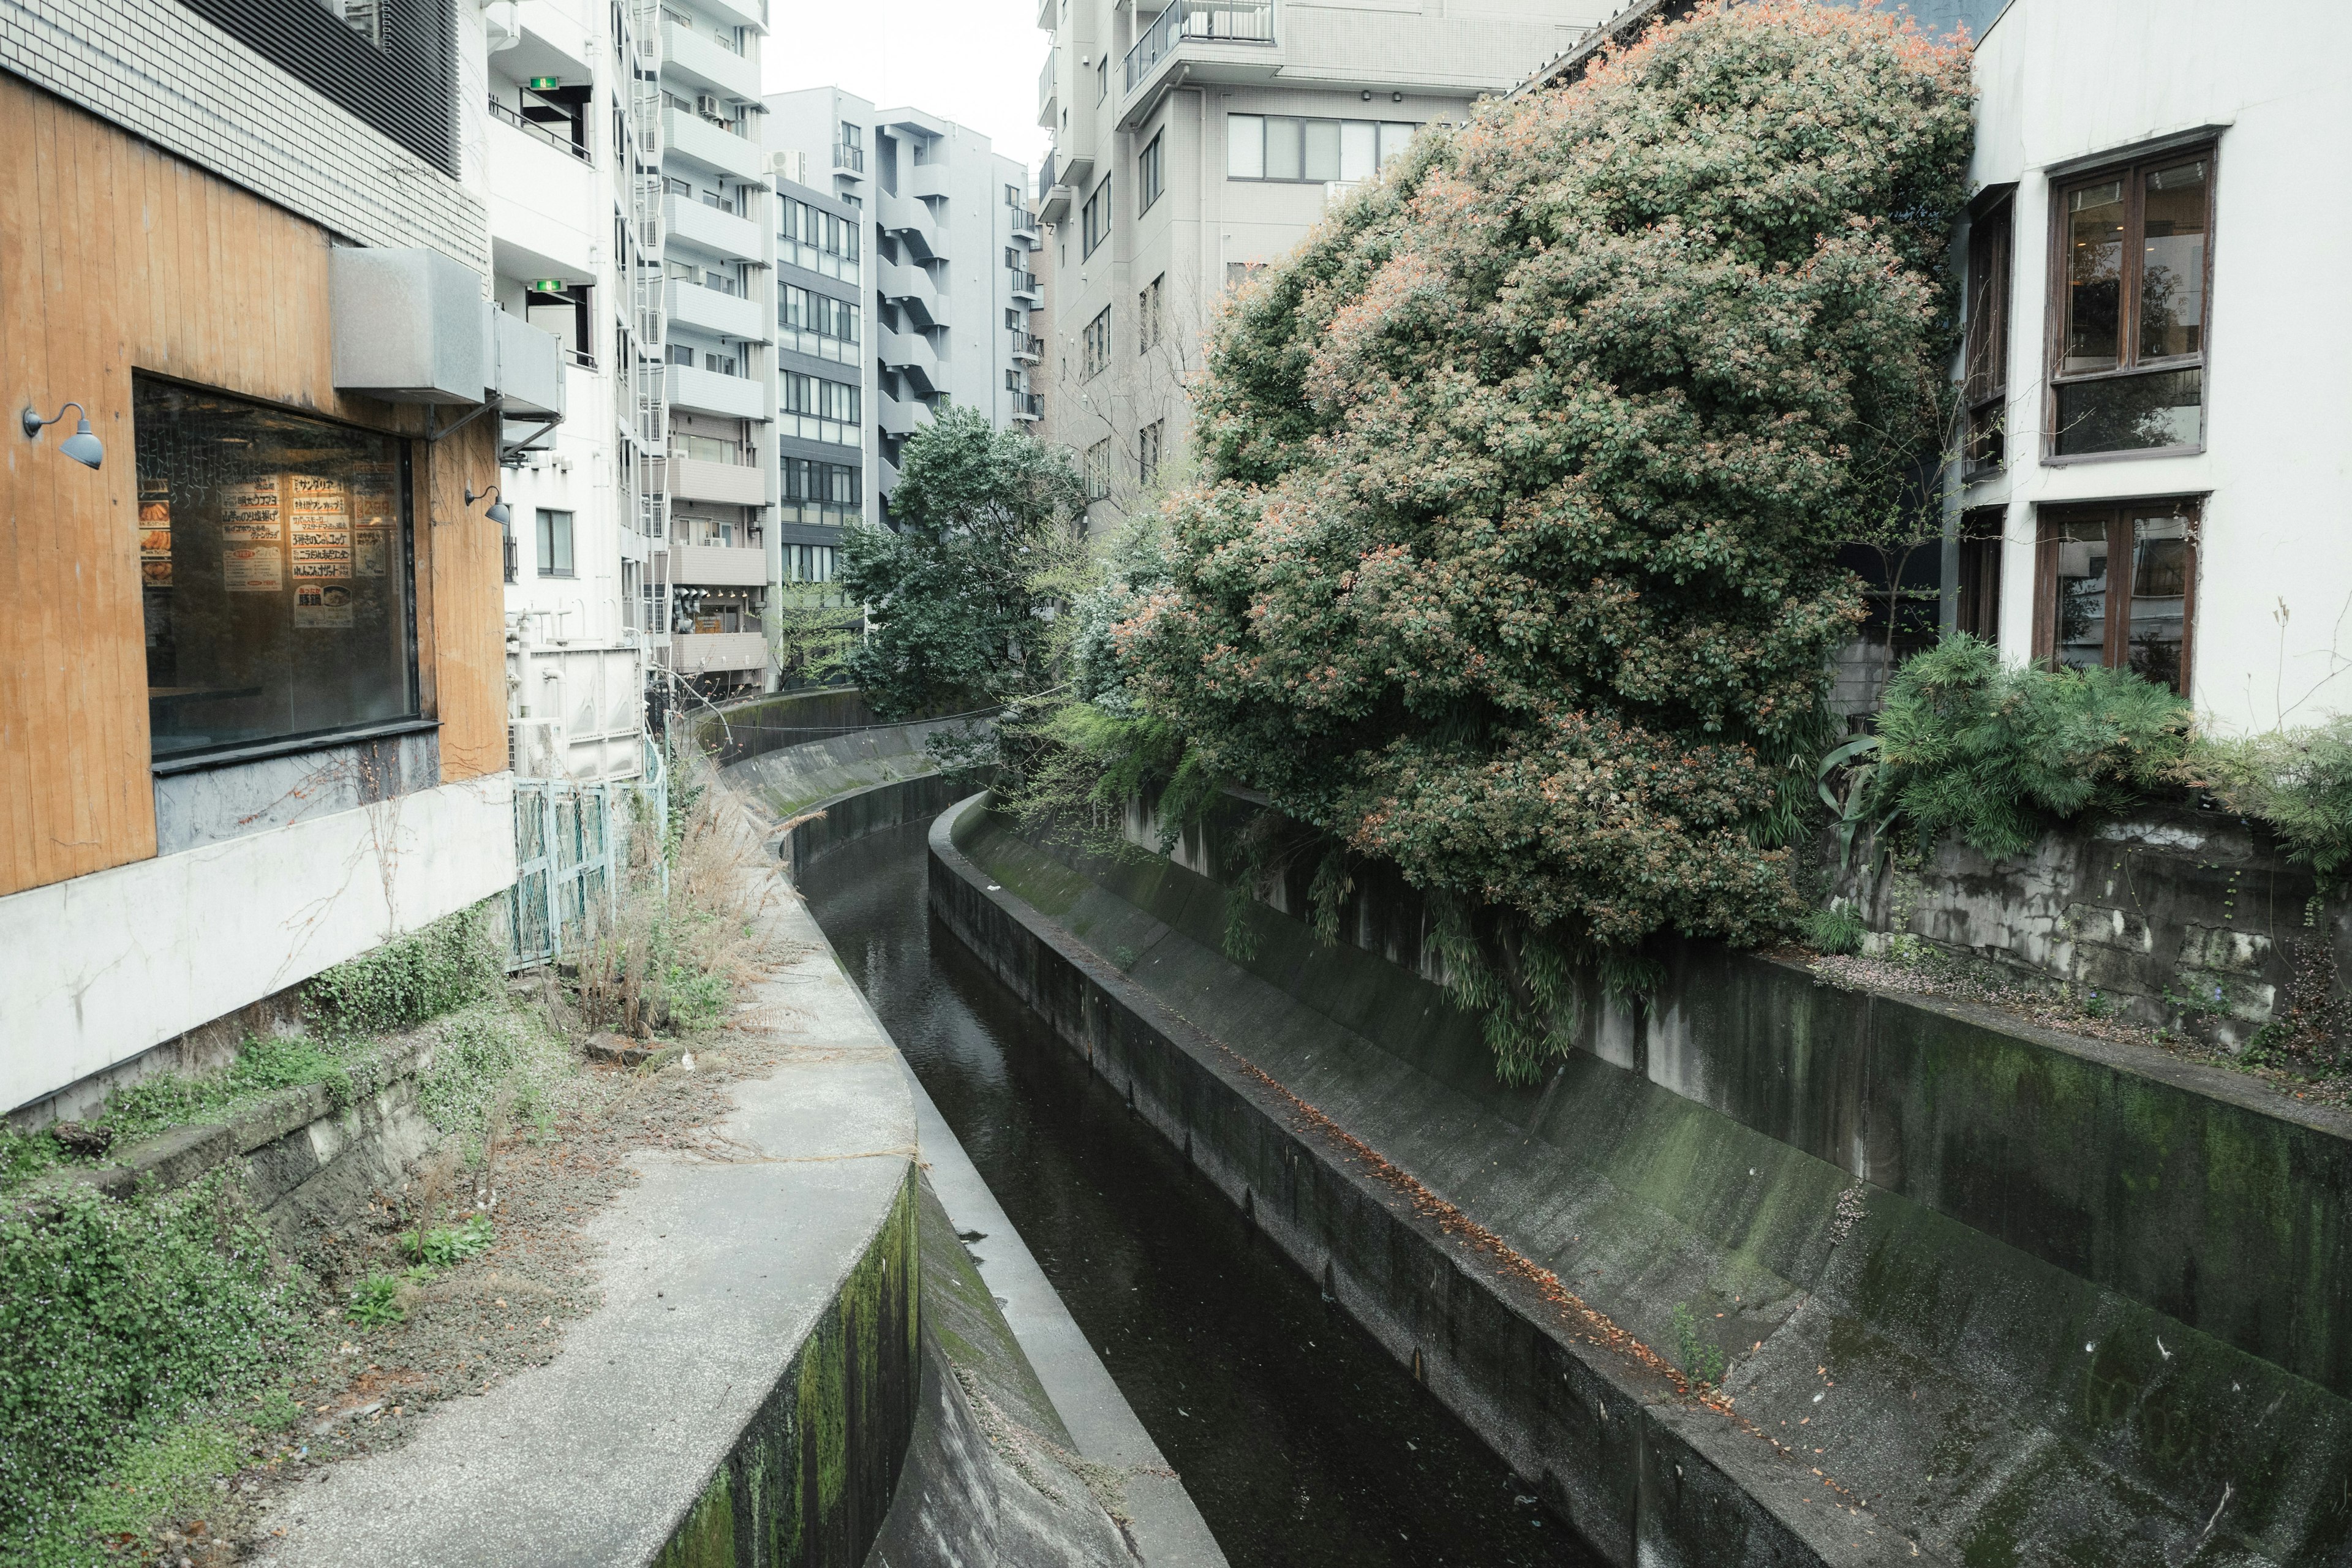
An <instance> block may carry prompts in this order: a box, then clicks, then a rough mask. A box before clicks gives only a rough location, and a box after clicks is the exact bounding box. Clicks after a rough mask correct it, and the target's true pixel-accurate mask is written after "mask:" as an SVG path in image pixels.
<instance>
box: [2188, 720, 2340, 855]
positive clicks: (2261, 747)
mask: <svg viewBox="0 0 2352 1568" xmlns="http://www.w3.org/2000/svg"><path fill="white" fill-rule="evenodd" d="M2187 771H2188V773H2189V775H2190V776H2191V777H2193V778H2194V780H2195V782H2197V783H2198V784H2200V786H2201V787H2203V788H2205V789H2208V790H2210V791H2211V792H2212V793H2213V794H2214V795H2215V796H2217V797H2218V798H2219V799H2220V800H2221V804H2222V805H2226V806H2228V807H2229V808H2230V809H2231V811H2234V812H2238V813H2240V814H2242V815H2243V816H2252V817H2258V818H2260V819H2261V820H2262V821H2263V823H2265V824H2267V825H2268V826H2269V827H2270V829H2271V831H2272V832H2273V833H2275V834H2277V835H2278V838H2279V842H2280V843H2281V844H2282V845H2284V847H2285V848H2286V851H2287V853H2288V855H2289V856H2291V857H2292V858H2294V859H2296V860H2299V861H2301V862H2303V863H2304V864H2305V865H2306V866H2309V867H2310V868H2311V869H2312V872H2313V874H2314V876H2315V878H2316V879H2318V881H2319V884H2320V886H2321V887H2322V888H2326V887H2330V886H2332V885H2333V884H2334V883H2335V881H2336V876H2337V874H2338V873H2339V872H2341V871H2342V870H2343V869H2344V867H2345V864H2346V862H2347V861H2352V715H2338V716H2336V718H2333V719H2330V720H2329V721H2327V722H2326V723H2325V724H2322V725H2319V726H2317V727H2315V728H2313V729H2306V730H2290V731H2271V732H2269V733H2268V734H2263V735H2250V736H2246V737H2244V738H2242V739H2233V740H2212V739H2209V738H2203V737H2200V739H2199V740H2198V742H2197V743H2196V745H2195V747H2194V749H2193V750H2192V751H2191V752H2190V754H2189V764H2188V770H2187Z"/></svg>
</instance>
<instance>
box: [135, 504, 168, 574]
mask: <svg viewBox="0 0 2352 1568" xmlns="http://www.w3.org/2000/svg"><path fill="white" fill-rule="evenodd" d="M139 581H140V583H141V584H142V585H143V586H146V587H149V588H168V587H170V586H171V585H172V498H171V496H170V494H169V493H168V492H164V491H148V492H145V493H142V495H141V496H140V498H139Z"/></svg>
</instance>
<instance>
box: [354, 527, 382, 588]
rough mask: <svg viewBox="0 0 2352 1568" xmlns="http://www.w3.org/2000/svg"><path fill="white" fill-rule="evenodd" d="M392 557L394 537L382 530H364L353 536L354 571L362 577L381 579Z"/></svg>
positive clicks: (355, 532) (356, 532)
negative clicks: (386, 564)
mask: <svg viewBox="0 0 2352 1568" xmlns="http://www.w3.org/2000/svg"><path fill="white" fill-rule="evenodd" d="M391 557H392V535H391V534H390V533H388V532H386V531H383V530H382V529H373V528H372V529H362V530H358V531H354V532H353V533H352V573H353V574H355V575H358V576H361V577H381V576H383V567H384V563H385V562H386V561H388V560H390V559H391Z"/></svg>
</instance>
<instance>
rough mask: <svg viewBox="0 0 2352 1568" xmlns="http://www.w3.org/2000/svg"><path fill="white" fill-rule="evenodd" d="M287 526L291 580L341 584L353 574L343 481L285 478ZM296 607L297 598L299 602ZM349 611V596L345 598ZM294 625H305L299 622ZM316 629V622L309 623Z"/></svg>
mask: <svg viewBox="0 0 2352 1568" xmlns="http://www.w3.org/2000/svg"><path fill="white" fill-rule="evenodd" d="M286 525H287V528H288V530H289V534H290V542H291V543H292V546H293V549H292V552H291V553H290V556H289V559H291V560H292V562H293V563H294V578H295V581H296V582H297V583H298V584H299V583H302V582H313V583H319V582H344V581H348V580H349V579H350V577H351V574H352V526H351V503H350V502H349V501H348V500H346V499H345V498H344V495H343V486H342V481H341V480H340V479H321V478H320V477H319V476H318V475H316V474H289V475H287V476H286ZM297 602H298V605H299V598H298V601H297ZM344 604H345V606H346V608H348V606H349V604H350V595H348V594H347V595H344ZM296 624H297V625H302V624H305V623H303V622H300V621H299V620H298V621H297V622H296ZM308 624H310V625H319V624H321V623H319V622H315V621H314V622H310V623H308Z"/></svg>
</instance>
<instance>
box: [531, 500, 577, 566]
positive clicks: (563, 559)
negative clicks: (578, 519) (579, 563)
mask: <svg viewBox="0 0 2352 1568" xmlns="http://www.w3.org/2000/svg"><path fill="white" fill-rule="evenodd" d="M539 574H540V575H541V576H542V577H569V576H571V575H572V514H571V513H570V512H568V511H550V510H547V509H546V508H545V507H541V508H540V510H539Z"/></svg>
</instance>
